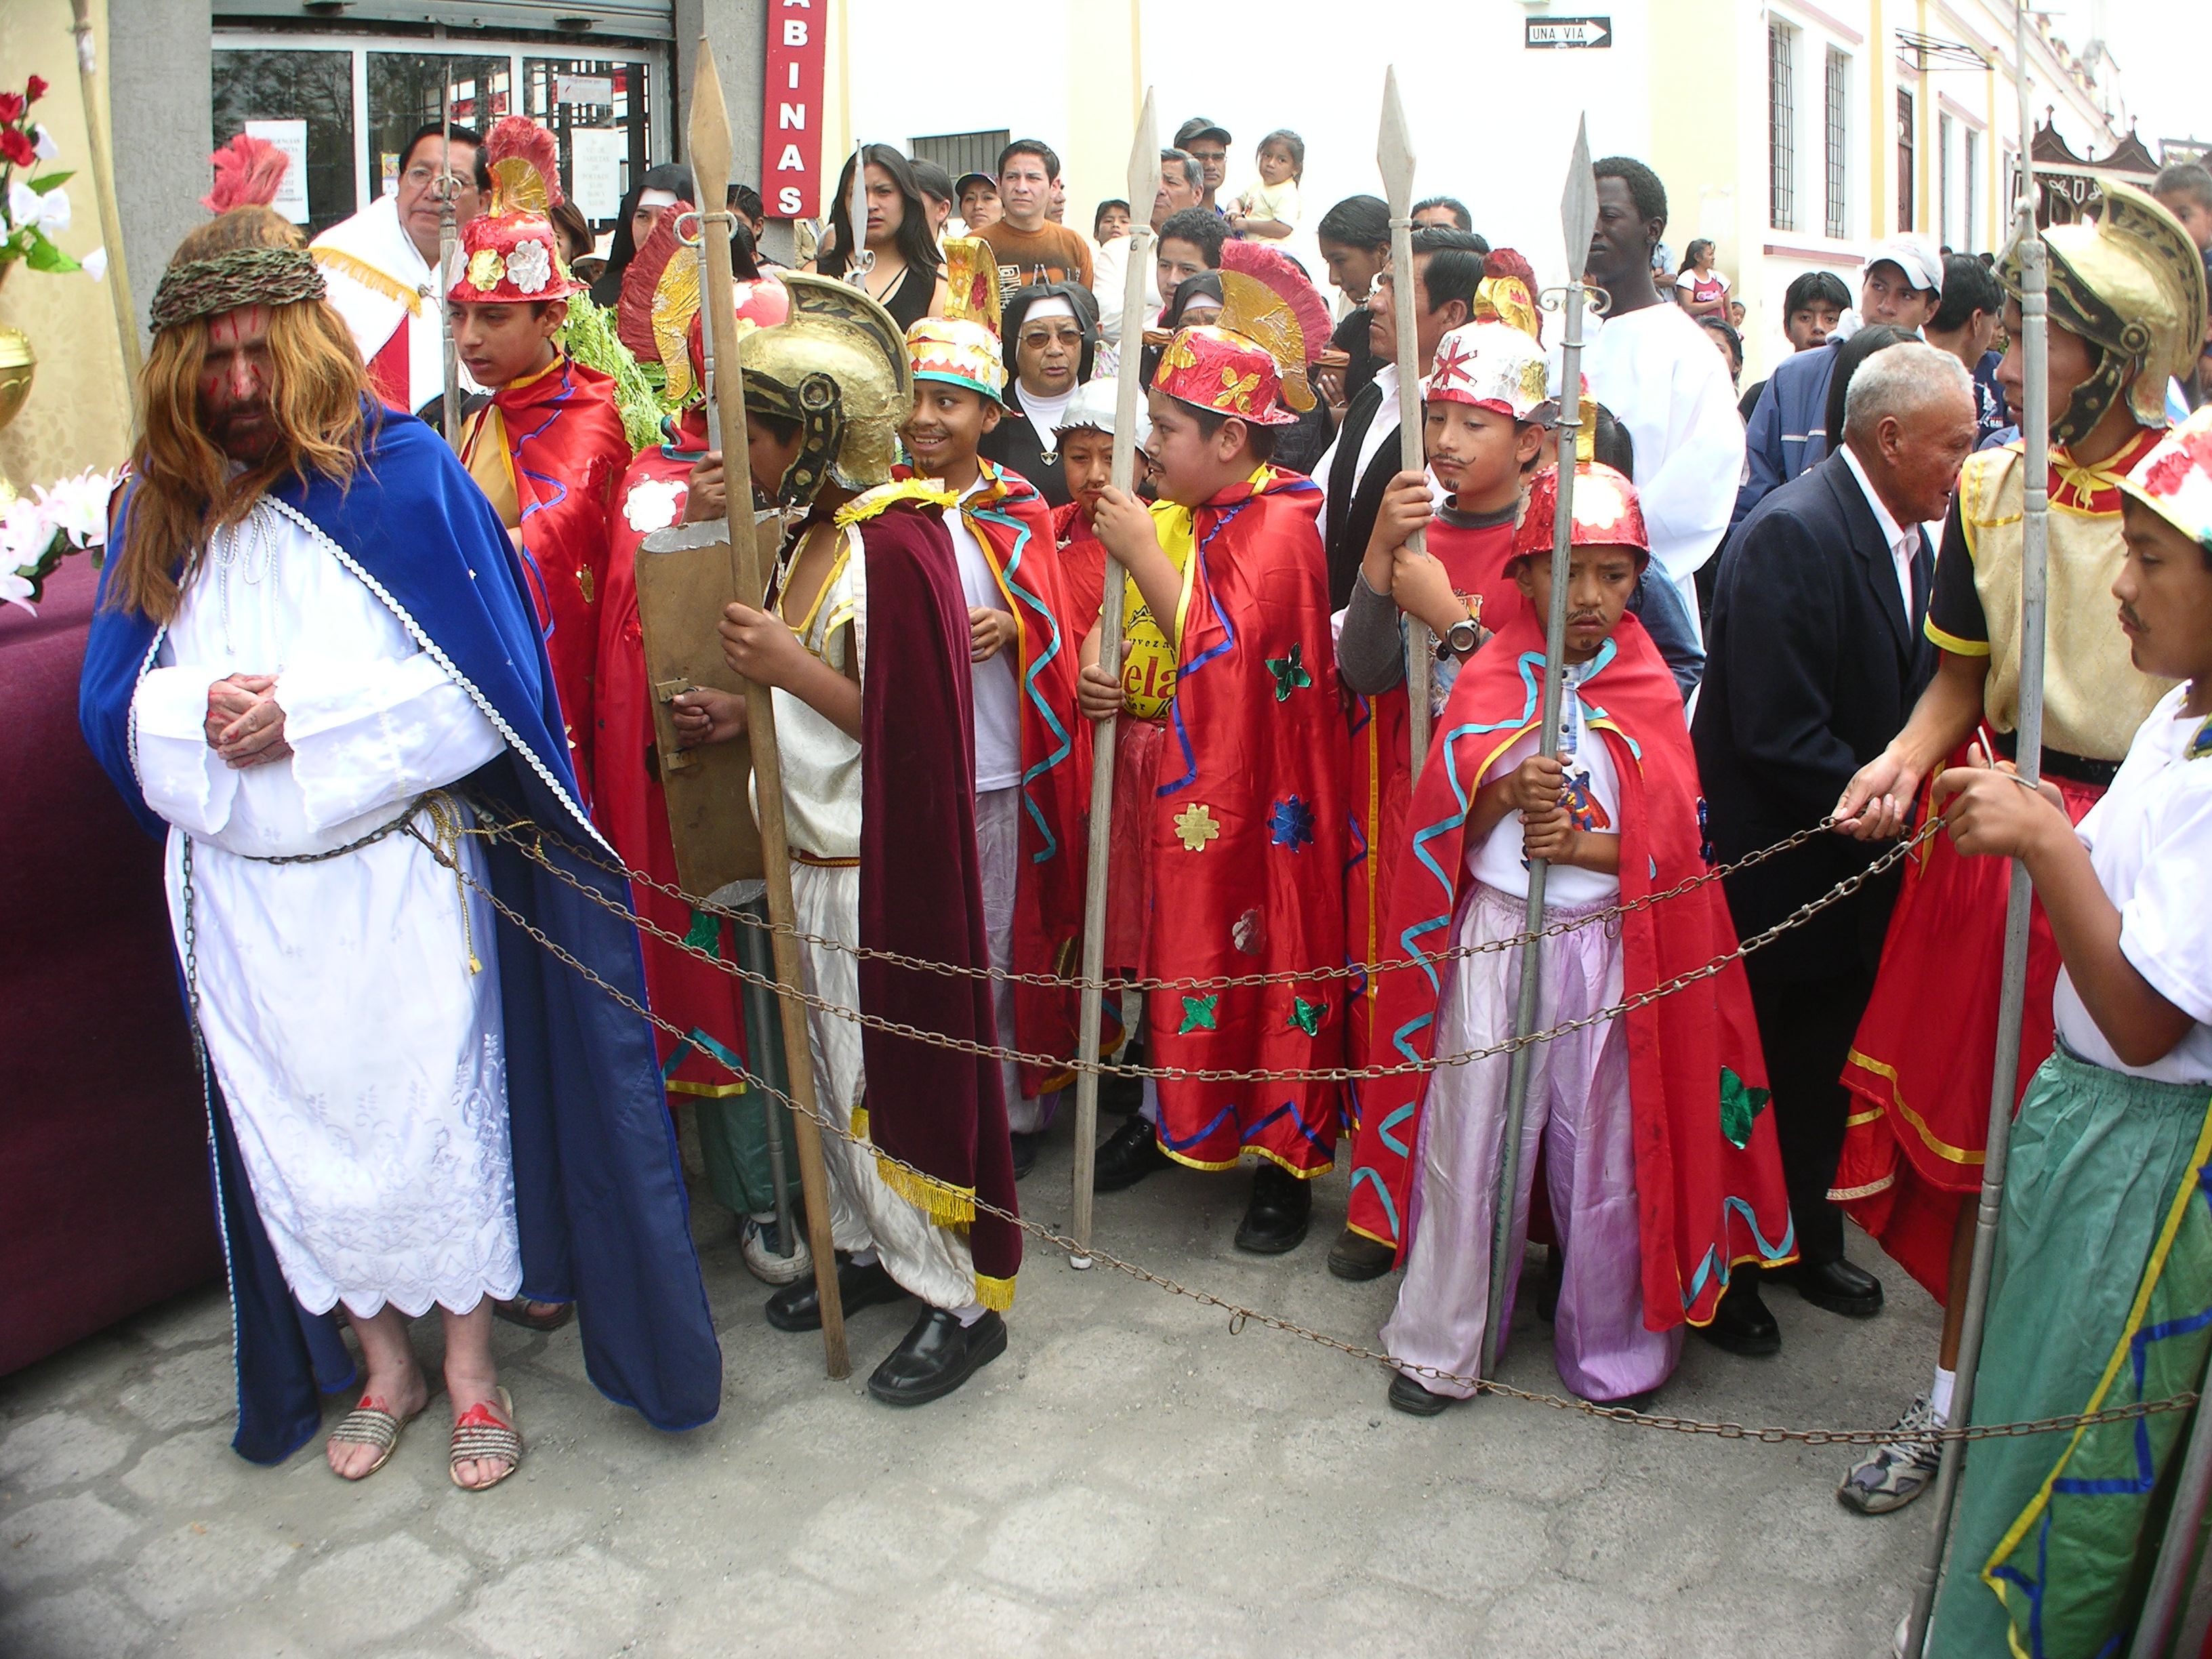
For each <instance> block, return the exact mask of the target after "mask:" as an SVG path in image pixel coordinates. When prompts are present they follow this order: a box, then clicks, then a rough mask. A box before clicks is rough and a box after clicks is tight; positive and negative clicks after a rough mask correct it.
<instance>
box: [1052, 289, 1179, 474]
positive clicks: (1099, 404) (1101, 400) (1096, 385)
mask: <svg viewBox="0 0 2212 1659" xmlns="http://www.w3.org/2000/svg"><path fill="white" fill-rule="evenodd" d="M1030 314H1031V315H1035V314H1036V313H1030ZM1120 402H1121V382H1120V381H1118V380H1086V381H1085V382H1084V383H1083V384H1082V385H1081V386H1078V387H1076V388H1075V391H1074V392H1073V395H1071V396H1070V397H1069V398H1068V400H1067V408H1066V410H1064V411H1063V412H1062V413H1061V415H1060V419H1059V420H1057V421H1055V422H1053V428H1052V429H1053V433H1054V436H1057V435H1060V434H1061V433H1063V432H1082V431H1091V432H1103V433H1107V434H1109V435H1111V434H1112V432H1113V430H1114V417H1115V414H1116V413H1117V412H1118V411H1117V408H1116V406H1117V405H1118V404H1120ZM1151 440H1152V417H1151V416H1149V415H1148V414H1146V410H1145V404H1144V399H1142V398H1139V399H1138V400H1137V447H1138V448H1139V449H1142V448H1143V447H1145V445H1146V443H1148V442H1150V441H1151Z"/></svg>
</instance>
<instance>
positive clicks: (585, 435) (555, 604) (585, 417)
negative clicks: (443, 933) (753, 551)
mask: <svg viewBox="0 0 2212 1659" xmlns="http://www.w3.org/2000/svg"><path fill="white" fill-rule="evenodd" d="M484 149H485V155H487V157H488V158H489V163H490V166H491V168H492V172H493V177H494V178H495V179H496V180H497V181H498V182H497V183H496V184H495V187H494V189H493V191H492V201H491V210H490V211H489V213H486V214H484V215H483V216H482V217H480V218H477V219H473V220H471V221H470V222H469V224H468V225H467V227H466V228H465V229H464V230H463V231H462V233H461V246H462V250H463V253H464V256H465V258H464V263H463V264H462V268H461V275H460V276H459V278H457V279H456V280H455V281H454V283H453V286H452V287H451V288H450V289H448V290H447V295H446V298H447V310H448V311H449V312H450V313H451V315H452V319H453V349H454V350H455V352H456V353H457V354H458V355H459V357H460V360H461V366H462V367H463V368H465V369H466V370H467V371H468V372H469V374H470V375H471V378H473V379H474V380H475V381H476V383H477V385H478V386H483V387H484V388H485V389H486V390H488V391H489V392H490V393H491V398H490V401H489V402H488V403H486V404H482V405H480V406H479V407H478V408H477V409H476V410H474V411H473V412H472V413H471V414H470V415H469V416H468V417H467V418H466V420H465V421H464V422H463V423H462V426H461V434H460V446H459V447H460V456H461V464H462V465H464V466H465V467H466V468H468V470H469V475H470V477H473V478H474V479H475V480H476V481H477V484H478V485H479V486H480V487H481V488H482V489H483V492H484V495H486V496H487V497H488V498H489V500H490V501H491V504H492V506H493V507H495V509H497V511H498V513H499V517H500V522H501V523H502V524H504V525H505V526H507V534H508V535H509V536H510V537H512V538H513V541H514V545H515V548H516V550H518V551H519V552H520V554H521V555H522V565H523V571H524V574H525V577H526V582H527V585H528V586H529V589H530V598H531V601H532V604H533V605H536V606H537V608H538V626H539V627H541V628H543V629H544V630H545V653H546V655H547V656H548V657H549V658H550V659H551V660H552V664H553V684H554V689H555V690H556V691H557V692H558V693H559V695H560V698H561V718H562V721H563V722H564V723H565V724H566V726H567V728H568V749H569V758H570V759H571V760H572V761H573V762H574V763H575V768H576V786H577V787H578V788H579V789H580V791H581V792H582V793H583V796H584V799H585V802H586V805H589V803H590V801H591V798H592V704H593V701H594V693H593V688H592V678H593V675H594V672H595V671H596V668H597V665H598V658H599V590H600V589H601V588H602V587H604V586H605V584H606V565H607V509H608V507H609V505H610V504H611V501H612V500H613V496H614V490H615V486H616V485H617V483H619V482H620V481H621V478H622V476H623V472H624V471H626V470H627V469H628V468H629V459H630V447H629V437H628V436H627V435H625V433H624V432H623V419H622V412H621V410H619V409H618V408H617V406H616V403H615V383H614V380H612V378H611V377H610V376H608V375H605V374H600V373H599V371H598V370H597V369H592V368H585V367H584V365H583V364H581V363H580V362H575V361H574V360H573V359H571V358H570V357H569V356H568V354H567V353H566V352H565V351H563V350H562V349H561V345H560V334H561V325H562V324H563V323H564V322H566V321H567V320H568V296H569V295H572V294H577V293H580V292H582V290H583V287H584V285H583V284H582V283H579V282H577V281H575V280H574V278H573V277H572V276H569V274H568V270H567V269H566V267H564V266H563V265H562V263H561V259H560V256H559V254H558V252H556V249H557V247H558V246H559V241H558V238H557V236H556V233H555V231H554V229H553V226H552V222H550V220H548V219H547V218H546V217H545V216H544V210H541V209H538V208H537V207H535V206H528V205H525V204H526V203H527V202H535V201H538V200H550V201H553V202H556V203H557V202H558V201H559V200H560V199H561V185H560V180H559V175H558V170H557V169H556V167H555V166H554V149H553V135H552V134H551V133H550V132H548V131H546V130H545V129H544V128H543V127H541V126H539V125H538V124H537V123H536V122H534V121H530V120H526V119H525V118H523V117H521V116H520V115H510V116H507V117H505V118H502V119H501V120H500V121H499V122H498V123H497V124H496V125H494V126H493V128H492V130H491V132H490V134H489V137H487V139H486V141H485V146H484ZM518 178H521V179H526V180H528V181H529V182H528V184H526V185H524V186H523V187H521V188H516V187H515V186H514V185H513V183H512V182H511V181H513V180H514V179H518ZM533 186H534V188H533Z"/></svg>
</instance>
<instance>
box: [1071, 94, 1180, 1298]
mask: <svg viewBox="0 0 2212 1659" xmlns="http://www.w3.org/2000/svg"><path fill="white" fill-rule="evenodd" d="M1159 188H1160V137H1159V115H1158V111H1157V110H1156V109H1155V108H1154V107H1153V103H1152V88H1149V87H1147V88H1146V89H1145V107H1144V109H1143V111H1142V112H1140V113H1139V115H1138V117H1137V137H1136V141H1135V143H1133V145H1132V146H1131V147H1130V150H1129V178H1128V189H1129V222H1130V229H1129V264H1128V269H1127V272H1126V273H1125V274H1124V276H1123V277H1122V281H1121V348H1122V356H1121V373H1120V376H1119V378H1118V379H1116V380H1115V382H1114V392H1115V400H1114V488H1115V489H1118V490H1121V492H1122V493H1124V494H1125V495H1133V494H1134V493H1135V491H1136V480H1137V400H1138V399H1139V398H1141V397H1142V396H1143V395H1144V387H1143V386H1141V385H1139V380H1141V379H1142V376H1141V374H1139V362H1140V361H1141V359H1140V356H1139V351H1138V349H1137V348H1138V347H1139V344H1140V342H1141V339H1142V335H1143V330H1144V325H1145V273H1146V270H1149V269H1150V268H1151V264H1152V200H1153V197H1156V196H1157V195H1158V193H1159ZM1122 586H1123V581H1122V574H1121V565H1120V564H1119V563H1118V562H1116V561H1115V559H1114V557H1113V556H1112V555H1111V554H1109V555H1108V556H1107V559H1106V587H1105V591H1104V592H1103V595H1102V596H1101V599H1100V603H1099V607H1098V660H1099V662H1100V663H1102V664H1103V665H1105V666H1106V667H1107V669H1108V671H1109V672H1110V671H1113V670H1114V669H1115V668H1116V667H1117V666H1118V665H1120V663H1121V595H1122ZM1118 724H1119V722H1118V720H1101V721H1099V722H1098V723H1097V725H1096V726H1092V727H1091V862H1090V865H1089V866H1088V867H1087V869H1086V870H1085V879H1084V889H1083V981H1084V984H1083V994H1082V1000H1081V1003H1080V1004H1079V1007H1080V1010H1081V1012H1080V1013H1079V1016H1078V1020H1079V1035H1078V1037H1077V1042H1078V1043H1079V1049H1078V1052H1079V1054H1080V1055H1081V1058H1082V1060H1083V1068H1082V1069H1080V1070H1079V1071H1078V1072H1077V1073H1076V1074H1075V1191H1074V1194H1073V1200H1072V1207H1071V1211H1070V1214H1071V1217H1072V1219H1071V1221H1070V1223H1069V1225H1070V1227H1071V1228H1072V1230H1073V1232H1074V1234H1075V1243H1076V1245H1077V1247H1078V1249H1079V1252H1080V1251H1084V1250H1087V1249H1089V1247H1090V1244H1091V1171H1092V1169H1093V1167H1094V1165H1095V1164H1096V1163H1097V1154H1098V1073H1097V1072H1096V1071H1095V1070H1093V1069H1091V1068H1092V1067H1095V1066H1097V1063H1098V1021H1099V1016H1100V1014H1101V1012H1103V1001H1104V994H1103V990H1102V989H1101V985H1102V982H1103V980H1104V978H1105V974H1106V862H1107V860H1106V854H1107V840H1108V837H1109V835H1110V833H1111V830H1112V826H1113V820H1114V733H1115V727H1116V726H1117V725H1118ZM1068 1265H1069V1266H1070V1267H1089V1266H1090V1265H1091V1257H1090V1256H1089V1255H1085V1254H1078V1255H1072V1256H1070V1257H1069V1258H1068Z"/></svg>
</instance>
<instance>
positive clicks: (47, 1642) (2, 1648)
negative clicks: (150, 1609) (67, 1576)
mask: <svg viewBox="0 0 2212 1659" xmlns="http://www.w3.org/2000/svg"><path fill="white" fill-rule="evenodd" d="M9 1602H10V1605H9V1607H6V1608H5V1609H3V1610H0V1653H5V1654H12V1655H21V1656H22V1659H125V1656H127V1655H130V1654H133V1653H137V1652H138V1651H139V1650H142V1649H143V1648H144V1647H145V1646H146V1644H148V1643H149V1642H150V1641H151V1640H152V1639H153V1637H154V1627H153V1626H151V1625H149V1623H147V1621H146V1620H144V1619H143V1618H142V1617H140V1615H139V1614H138V1613H137V1610H136V1609H135V1608H132V1607H127V1606H125V1604H124V1603H123V1601H121V1600H119V1599H118V1597H117V1596H116V1595H114V1594H113V1593H112V1592H111V1591H108V1590H106V1589H101V1588H100V1587H99V1586H98V1585H93V1584H87V1585H81V1586H79V1587H78V1588H76V1589H70V1590H64V1591H61V1592H59V1593H58V1594H55V1595H26V1596H21V1597H15V1596H11V1597H9Z"/></svg>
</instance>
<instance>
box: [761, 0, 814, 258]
mask: <svg viewBox="0 0 2212 1659" xmlns="http://www.w3.org/2000/svg"><path fill="white" fill-rule="evenodd" d="M829 4H830V0H772V3H771V5H770V6H769V19H768V74H767V76H766V77H765V82H764V86H763V97H762V106H761V201H762V203H763V205H764V206H765V207H766V209H767V210H768V216H769V217H770V218H771V219H817V218H819V217H821V216H822V211H821V209H822V70H823V59H824V58H825V57H826V56H827V54H828V49H829V38H828V37H829V21H828V15H827V14H828V12H829Z"/></svg>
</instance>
